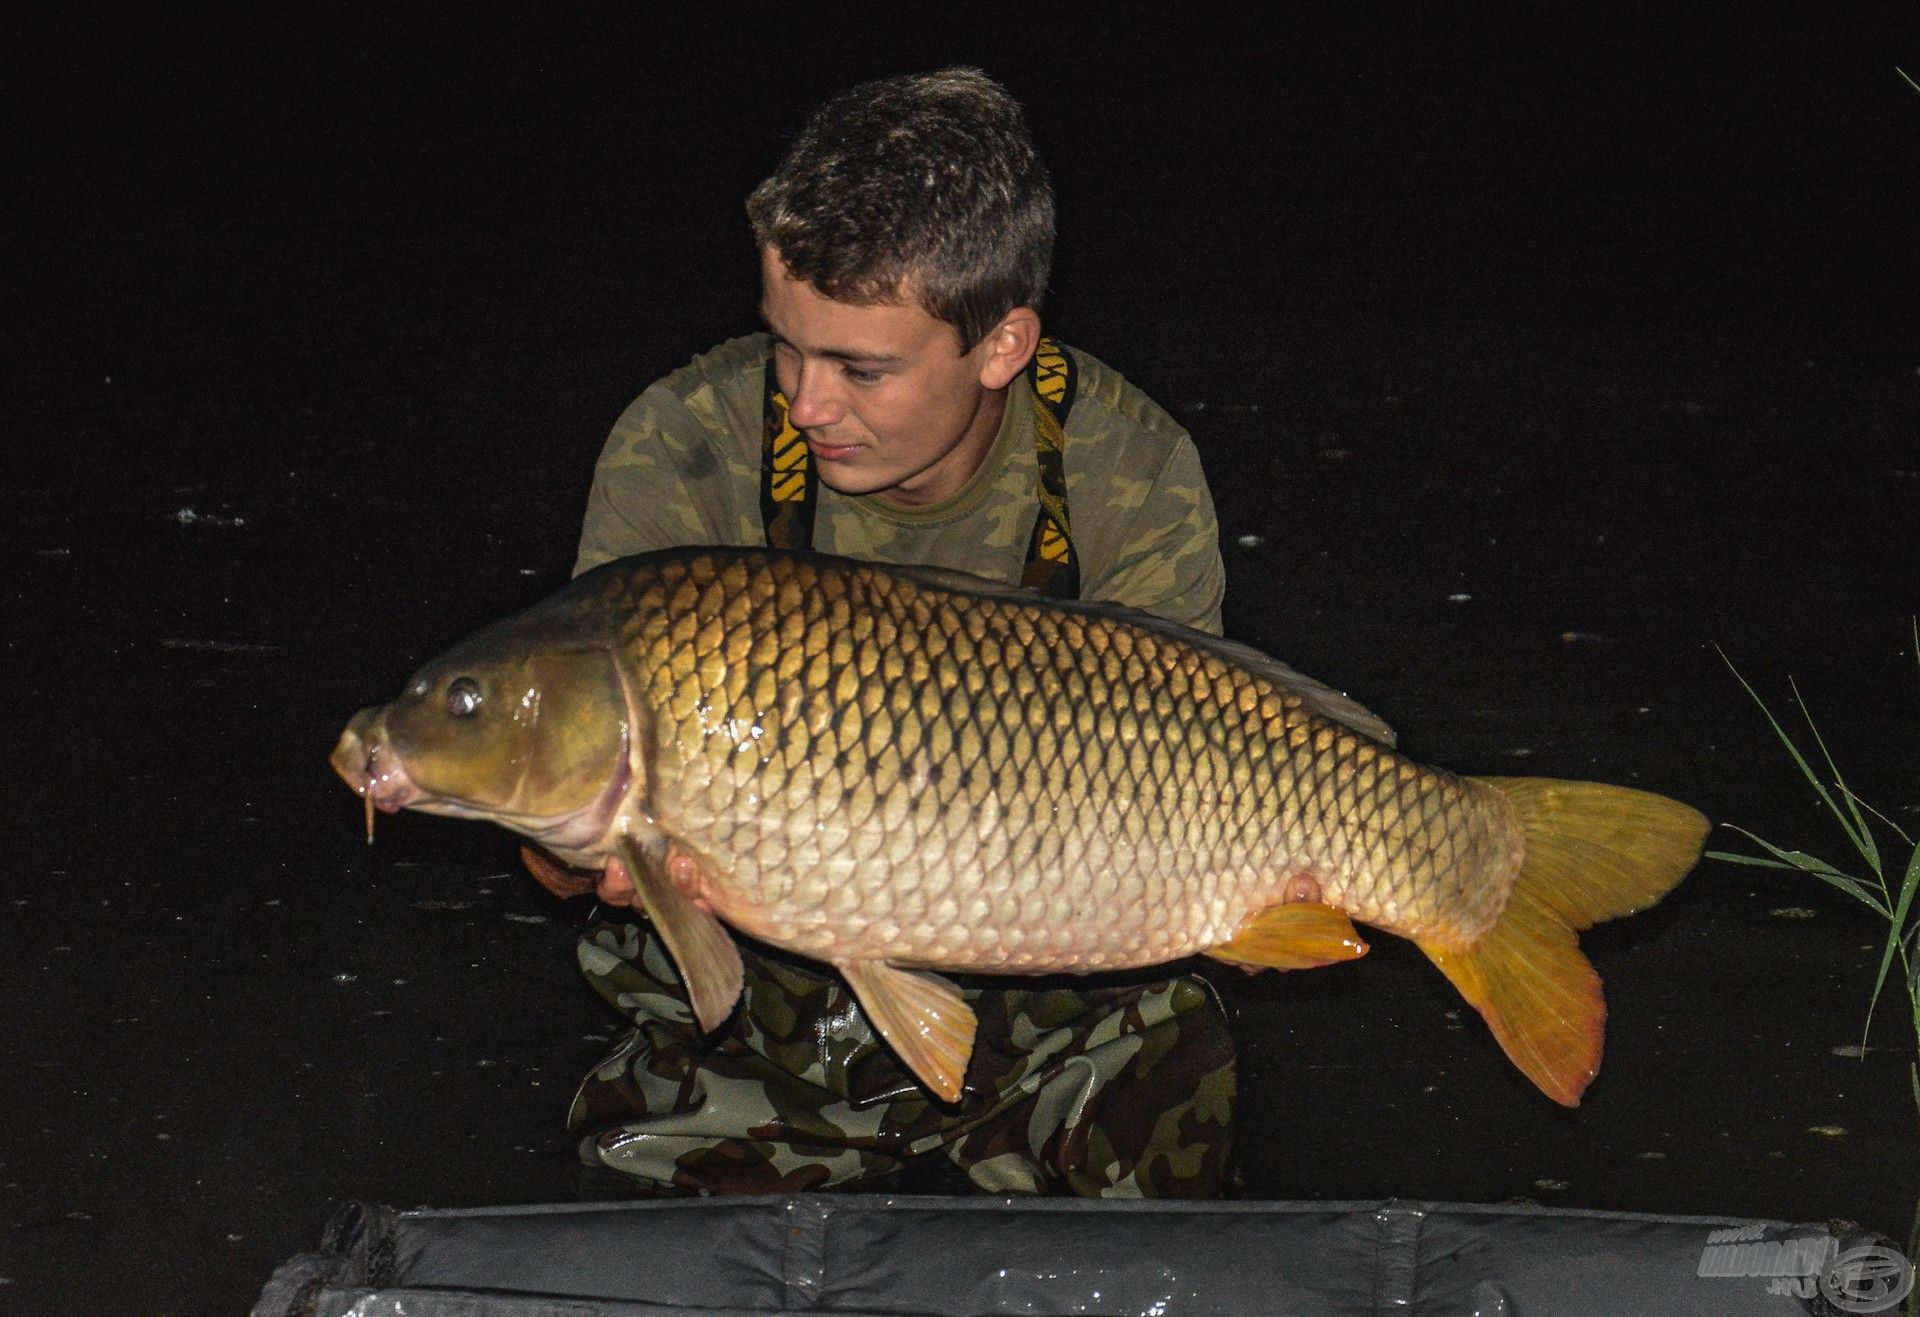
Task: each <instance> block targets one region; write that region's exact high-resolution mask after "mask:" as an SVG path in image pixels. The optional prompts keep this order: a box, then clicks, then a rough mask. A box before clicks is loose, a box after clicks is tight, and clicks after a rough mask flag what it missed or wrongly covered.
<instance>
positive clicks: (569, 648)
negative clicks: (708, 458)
mask: <svg viewBox="0 0 1920 1317" xmlns="http://www.w3.org/2000/svg"><path fill="white" fill-rule="evenodd" d="M1391 741H1392V733H1391V732H1390V731H1389V730H1388V729H1387V728H1386V726H1385V724H1383V723H1381V722H1380V721H1379V719H1377V718H1376V717H1374V716H1373V715H1372V714H1370V713H1368V712H1367V711H1366V710H1364V709H1362V708H1360V707H1359V706H1358V705H1356V704H1354V703H1353V702H1352V701H1351V700H1348V699H1347V698H1346V697H1345V696H1342V695H1340V694H1339V693H1338V692H1335V691H1333V690H1331V689H1329V688H1327V687H1325V686H1323V685H1321V684H1320V683H1318V682H1314V681H1311V680H1309V679H1307V678H1304V677H1302V676H1301V675H1300V674H1299V673H1296V672H1294V671H1292V670H1291V669H1289V668H1287V667H1286V666H1285V665H1284V664H1280V663H1278V662H1277V661H1275V660H1273V659H1271V658H1268V657H1267V656H1265V655H1263V654H1260V653H1258V652H1256V651H1253V650H1250V649H1247V648H1246V647H1244V646H1239V645H1234V644H1232V643H1231V642H1227V641H1222V640H1219V639H1218V638H1216V637H1211V636H1206V635H1202V634H1200V633H1198V632H1193V631H1189V630H1187V629H1186V628H1183V627H1179V626H1175V625H1174V624H1172V623H1168V622H1163V621H1160V620H1158V619H1155V618H1151V617H1148V616H1146V615H1144V614H1140V613H1135V612H1132V611H1130V610H1126V609H1122V608H1118V607H1115V606H1111V605H1099V604H1073V603H1062V602H1058V601H1052V600H1045V599H1041V598H1039V597H1037V596H1034V595H1032V594H1029V593H1026V592H1022V591H1018V590H1015V589H1012V588H1010V587H1005V586H1000V585H996V584H994V583H992V582H988V581H982V580H978V579H976V578H971V577H963V576H961V575H959V574H957V573H949V572H941V571H937V570H932V569H904V568H887V567H881V566H877V565H873V564H863V563H856V562H852V561H849V560H845V559H836V558H829V557H824V556H809V555H793V554H782V553H772V552H765V551H760V550H751V549H687V550H673V551H668V552H664V553H658V554H647V555H641V556H638V557H635V558H631V559H624V560H621V561H619V562H616V563H609V564H607V565H606V566H604V567H602V568H599V569H597V570H595V571H593V572H591V573H588V574H587V575H585V576H583V577H581V578H580V579H579V580H578V581H576V582H574V583H573V585H572V586H570V587H568V588H567V589H566V590H564V591H562V592H561V593H560V594H558V595H555V596H554V597H553V598H552V599H550V600H548V601H546V602H545V603H543V604H540V605H536V606H535V607H534V608H532V609H529V610H527V611H526V612H524V613H522V614H520V615H518V616H516V617H513V618H509V619H507V620H505V621H503V622H501V623H498V624H496V625H495V626H494V627H491V628H489V629H487V630H485V631H482V632H480V633H478V634H477V635H475V636H473V637H470V638H469V639H468V640H467V641H465V642H463V643H462V644H461V645H458V646H456V647H455V648H454V649H452V650H450V651H449V652H448V653H447V654H445V655H442V656H441V657H440V658H439V659H436V660H435V661H434V662H432V663H430V664H428V665H427V666H426V667H425V668H423V669H422V670H421V671H420V672H419V673H418V674H416V675H415V677H414V678H413V680H412V681H410V682H409V684H408V687H407V689H406V690H405V691H404V692H403V693H402V695H401V696H400V697H399V698H398V699H396V700H394V701H393V702H391V703H390V704H388V705H386V706H382V707H379V708H371V709H364V710H362V711H361V712H360V713H359V714H358V715H356V716H355V717H354V719H353V720H352V721H351V722H350V723H349V724H348V727H347V729H346V731H345V732H344V733H343V734H342V736H341V738H340V743H339V745H338V746H336V748H335V750H334V754H333V764H334V767H335V769H336V770H337V771H338V772H339V773H340V775H341V776H342V777H343V778H345V779H346V780H347V782H348V783H349V784H350V785H352V786H353V787H354V788H355V789H356V790H358V791H360V792H362V793H363V794H365V795H366V797H367V802H368V805H369V810H370V811H371V808H372V807H374V806H377V807H378V808H380V809H383V810H387V811H392V810H395V809H399V808H418V809H425V810H431V811H436V812H440V813H447V814H453V815H456V816H459V817H465V818H473V817H483V818H484V817H491V818H494V819H496V820H497V821H499V822H501V823H502V824H504V825H506V826H508V827H511V828H514V829H516V830H518V831H520V832H523V833H524V834H526V835H527V836H529V837H531V838H532V839H533V840H534V841H535V842H536V843H537V844H538V845H540V846H541V847H543V848H545V849H546V850H547V851H548V852H549V853H550V854H551V855H552V856H553V857H555V858H557V859H560V860H562V861H564V862H566V863H568V864H571V865H574V866H577V867H581V868H585V869H588V870H596V869H597V870H602V871H604V873H605V874H614V873H616V872H617V873H619V874H621V875H624V876H625V877H626V878H627V879H629V880H630V882H628V884H627V887H626V891H627V892H629V893H631V894H630V895H627V896H623V897H621V898H618V899H625V900H631V901H632V902H634V903H635V904H636V906H638V907H640V908H643V909H644V911H645V912H646V913H647V914H648V915H649V916H650V917H652V919H653V920H654V922H655V924H656V926H657V927H658V928H659V930H660V932H661V935H662V937H663V939H664V940H665V941H666V944H667V946H668V949H669V951H670V952H671V954H672V955H673V957H674V958H675V960H676V961H677V962H678V963H679V965H680V968H681V971H682V974H683V977H684V979H685V982H686V985H687V989H688V995H689V998H690V1001H691V1004H692V1006H693V1009H694V1014H695V1018H696V1019H697V1020H699V1022H700V1023H701V1025H702V1027H703V1028H707V1029H713V1028H717V1027H718V1026H719V1024H720V1023H721V1022H722V1021H724V1019H725V1018H726V1016H727V1014H728V1012H730V1011H731V1010H732V1009H733V1007H734V1004H735V1002H736V1000H737V998H738V994H739V990H740V983H741V973H742V971H741V965H740V958H739V955H738V953H737V951H736V950H735V949H734V947H733V943H732V941H731V939H730V937H729V935H728V934H727V932H726V929H725V925H732V926H733V927H734V928H737V929H739V930H741V931H744V932H747V933H750V934H753V935H755V936H758V937H761V938H764V939H766V940H767V941H769V942H772V943H774V944H775V945H778V946H781V947H784V948H786V949H788V950H791V951H796V952H799V953H801V954H804V955H808V956H812V957H815V958H817V959H820V960H824V961H828V962H829V963H831V964H833V965H834V966H836V967H837V968H838V969H839V970H840V972H841V973H842V974H843V975H845V977H846V978H847V981H848V983H849V985H850V986H851V987H852V988H853V991H854V994H855V996H856V997H857V998H858V1000H859V1001H860V1003H861V1006H862V1008H863V1009H865V1010H867V1011H868V1012H869V1014H870V1015H871V1016H872V1018H873V1020H874V1023H875V1026H876V1028H878V1029H879V1030H880V1032H881V1033H882V1035H883V1036H884V1037H886V1038H887V1040H888V1042H889V1043H890V1044H891V1045H892V1046H894V1047H895V1049H896V1050H897V1051H899V1053H900V1055H901V1057H902V1059H903V1060H905V1061H906V1062H907V1064H908V1065H909V1066H910V1067H911V1068H912V1069H913V1070H914V1072H915V1073H916V1074H917V1075H918V1076H919V1077H920V1078H921V1079H922V1080H923V1081H924V1082H925V1083H927V1085H928V1086H929V1088H930V1089H931V1091H933V1092H934V1093H935V1094H936V1095H937V1096H939V1097H941V1098H943V1099H945V1100H949V1101H951V1100H954V1099H956V1098H957V1096H958V1094H959V1093H960V1091H961V1084H962V1077H963V1074H964V1070H965V1066H966V1062H967V1058H968V1056H969V1055H970V1052H971V1048H972V1040H973V1027H974V1026H973V1018H972V1015H971V1013H970V1012H969V1011H968V1009H967V1007H966V1006H965V1004H964V1002H963V1001H962V1000H961V998H960V997H959V995H958V994H957V993H956V992H955V991H954V989H953V988H952V985H950V984H947V983H945V982H944V981H943V980H940V979H938V978H937V977H934V976H932V975H929V974H925V973H921V972H918V971H921V970H941V969H944V970H959V971H969V970H971V971H1000V972H1016V973H1018V972H1030V973H1043V972H1045V973H1051V972H1088V971H1095V970H1111V969H1124V968H1129V967H1135V966H1144V965H1153V964H1160V963H1163V962H1166V961H1170V960H1176V959H1179V958H1181V957H1184V956H1187V955H1191V954H1194V953H1196V952H1203V953H1206V954H1208V955H1212V956H1215V957H1218V958H1219V959H1222V960H1226V961H1229V962H1232V963H1236V964H1241V965H1244V966H1247V967H1249V968H1254V967H1262V966H1265V967H1272V968H1277V969H1304V968H1312V967H1315V966H1321V965H1328V964H1332V963H1334V962H1336V961H1340V960H1346V959H1351V958H1353V957H1355V956H1357V955H1359V954H1361V953H1362V952H1364V951H1365V949H1366V947H1365V944H1364V943H1362V942H1361V941H1360V940H1359V937H1358V935H1357V934H1356V933H1355V932H1354V929H1353V925H1352V923H1351V922H1350V920H1354V919H1357V920H1360V921H1362V922H1364V923H1370V924H1373V925H1375V926H1377V927H1380V928H1384V929H1386V930H1388V931H1390V932H1394V933H1399V934H1401V935H1403V936H1406V937H1409V938H1411V939H1413V940H1414V941H1415V942H1416V943H1417V944H1418V945H1419V946H1420V947H1421V949H1422V950H1424V951H1425V952H1426V953H1427V955H1428V957H1429V958H1430V959H1431V960H1432V961H1433V962H1434V963H1435V964H1436V965H1437V966H1438V967H1439V968H1440V969H1441V970H1442V971H1443V972H1444V973H1445V974H1446V975H1447V977H1448V978H1449V979H1451V980H1452V982H1453V983H1454V985H1455V986H1456V987H1457V988H1458V989H1459V990H1460V992H1461V993H1462V994H1463V995H1464V996H1465V997H1466V998H1467V1000H1468V1001H1470V1002H1471V1003H1472V1004H1473V1005H1474V1006H1475V1008H1476V1009H1478V1010H1479V1011H1480V1013H1481V1014H1482V1016H1484V1017H1485V1018H1486V1020H1487V1022H1488V1024H1489V1025H1490V1026H1491V1027H1492V1029H1493V1032H1494V1035H1495V1037H1496V1038H1498V1040H1499V1041H1500V1044H1501V1045H1502V1047H1504V1048H1505V1049H1506V1051H1507V1053H1508V1055H1509V1056H1510V1057H1511V1058H1512V1059H1513V1060H1514V1062H1515V1064H1516V1065H1518V1066H1519V1067H1520V1068H1521V1070H1523V1071H1524V1072H1525V1073H1526V1074H1527V1075H1528V1076H1529V1077H1531V1078H1532V1079H1533V1080H1534V1082H1535V1083H1536V1084H1538V1085H1539V1086H1540V1087H1541V1089H1542V1090H1543V1091H1544V1092H1546V1093H1547V1094H1548V1095H1549V1096H1551V1097H1553V1098H1554V1099H1555V1100H1556V1101H1559V1102H1562V1103H1565V1104H1567V1105H1574V1104H1576V1103H1577V1102H1578V1101H1579V1099H1580V1095H1581V1093H1582V1092H1584V1090H1585V1088H1586V1086H1587V1084H1588V1083H1589V1082H1590V1081H1591V1080H1592V1078H1593V1076H1594V1074H1595V1073H1596V1072H1597V1070H1598V1066H1599V1061H1600V1052H1601V1044H1602V1021H1603V1019H1604V1015H1605V1008H1604V1003H1603V1001H1602V999H1601V994H1600V984H1599V978H1598V976H1597V975H1596V974H1594V972H1593V968H1592V966H1591V965H1589V964H1588V963H1587V961H1586V959H1585V958H1584V957H1583V956H1582V955H1581V954H1580V952H1579V949H1578V945H1577V940H1576V938H1575V933H1576V932H1577V931H1578V930H1580V929H1584V928H1586V927H1588V926H1590V925H1591V924H1593V923H1595V922H1598V921H1600V920H1603V919H1611V918H1615V917H1617V916H1619V915H1623V914H1627V913H1631V912H1632V911H1634V910H1638V909H1641V908H1644V907H1645V906H1647V905H1650V904H1651V903H1653V902H1654V901H1656V900H1658V899H1659V898H1660V897H1661V896H1662V895H1664V894H1665V892H1666V891H1667V890H1668V889H1670V888H1671V887H1672V886H1673V885H1674V884H1675V883H1677V882H1679V881H1680V879H1681V878H1682V877H1683V876H1684V875H1685V874H1686V872H1687V870H1688V869H1689V868H1691V866H1692V865H1693V863H1694V862H1695V860H1696V859H1697V858H1698V856H1699V852H1700V846H1701V843H1702V841H1703V840H1704V837H1705V833H1706V829H1707V823H1706V820H1705V819H1704V818H1702V817H1701V816H1700V815H1699V813H1698V812H1697V811H1694V810H1692V809H1690V808H1688V807H1687V806H1685V805H1682V804H1679V803H1678V802H1676V801H1672V800H1668V799H1666V798H1665V797H1662V796H1656V795H1653V794H1651V793H1648V792H1643V791H1635V790H1632V789H1630V788H1624V787H1614V786H1608V785H1606V784H1603V783H1587V782H1564V781H1556V780H1551V779H1542V778H1466V777H1456V776H1455V775H1453V774H1451V773H1448V772H1446V771H1445V770H1443V769H1438V768H1433V767H1429V766H1426V765H1422V764H1418V763H1415V762H1414V761H1412V760H1410V759H1408V758H1406V757H1404V756H1402V755H1400V754H1399V753H1398V752H1397V751H1396V750H1394V749H1393V748H1392V745H1391ZM369 817H371V812H369ZM536 872H538V871H536ZM543 881H548V880H547V879H543ZM556 890H564V887H563V886H560V887H556ZM611 890H615V891H618V890H620V889H619V888H618V887H617V886H616V887H614V888H613V889H611ZM722 921H724V924H723V922H722Z"/></svg>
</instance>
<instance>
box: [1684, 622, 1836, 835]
mask: <svg viewBox="0 0 1920 1317" xmlns="http://www.w3.org/2000/svg"><path fill="white" fill-rule="evenodd" d="M1720 661H1721V662H1723V663H1725V664H1726V665H1727V670H1728V671H1729V672H1731V673H1733V679H1734V680H1735V681H1737V682H1739V683H1740V685H1741V686H1742V687H1743V688H1744V689H1745V690H1746V692H1747V694H1748V696H1750V697H1751V698H1752V700H1753V702H1754V703H1755V704H1756V705H1758V706H1759V707H1760V712H1761V714H1762V715H1763V716H1764V717H1765V718H1766V720H1767V722H1768V723H1769V724H1770V725H1771V726H1772V727H1773V734H1774V735H1775V736H1777V737H1779V738H1780V744H1781V745H1783V746H1785V747H1786V748H1787V753H1788V754H1790V755H1792V756H1793V762H1794V764H1795V765H1796V766H1797V767H1798V768H1799V769H1800V776H1802V777H1804V778H1805V779H1806V780H1807V785H1808V786H1810V787H1812V788H1813V789H1814V792H1815V794H1817V795H1818V796H1819V797H1820V800H1821V803H1823V804H1824V805H1826V807H1827V810H1828V812H1829V813H1831V814H1832V815H1833V817H1834V821H1835V822H1837V823H1838V824H1839V825H1840V829H1841V831H1843V832H1845V833H1846V834H1847V840H1848V841H1850V842H1852V843H1853V848H1854V849H1855V850H1857V851H1861V852H1862V853H1863V854H1864V853H1865V851H1864V850H1863V848H1862V846H1861V844H1860V841H1859V838H1858V837H1857V836H1856V835H1855V834H1854V831H1853V822H1852V819H1851V817H1850V816H1849V815H1848V813H1847V811H1846V810H1844V809H1841V808H1840V805H1839V803H1838V802H1837V801H1835V800H1834V798H1833V794H1832V793H1831V792H1829V791H1828V790H1827V787H1826V784H1825V783H1824V782H1822V781H1821V780H1820V775H1819V774H1818V773H1816V772H1814V771H1813V765H1812V764H1809V763H1808V762H1807V757H1806V756H1805V755H1803V754H1801V753H1800V747H1799V746H1797V745H1795V744H1794V741H1793V738H1792V737H1791V736H1789V735H1787V729H1786V728H1784V727H1782V726H1781V725H1780V720H1779V719H1778V718H1776V717H1774V716H1773V710H1772V709H1769V708H1768V707H1767V702H1766V701H1765V700H1763V699H1761V698H1760V692H1759V691H1757V690H1755V689H1754V688H1753V684H1752V683H1751V682H1749V681H1748V680H1747V679H1746V678H1745V677H1743V676H1741V675H1740V669H1738V668H1736V667H1734V666H1733V660H1732V659H1730V658H1728V657H1727V655H1726V651H1725V650H1722V651H1721V652H1720ZM1795 698H1798V692H1796V693H1795ZM1801 707H1802V709H1803V710H1804V708H1805V707H1806V706H1805V705H1802V706H1801ZM1808 722H1809V723H1811V722H1812V719H1808ZM1755 840H1758V838H1755ZM1869 844H1871V843H1869Z"/></svg>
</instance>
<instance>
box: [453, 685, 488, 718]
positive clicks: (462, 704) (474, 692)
mask: <svg viewBox="0 0 1920 1317" xmlns="http://www.w3.org/2000/svg"><path fill="white" fill-rule="evenodd" d="M480 702H481V701H480V683H479V682H477V681H475V680H474V679H473V678H472V677H455V678H454V679H453V680H452V681H451V682H450V683H448V685H447V712H448V713H450V714H452V715H453V716H454V717H456V718H471V717H473V715H474V714H476V713H478V712H480Z"/></svg>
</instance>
